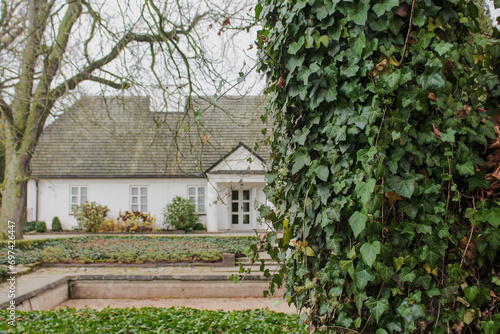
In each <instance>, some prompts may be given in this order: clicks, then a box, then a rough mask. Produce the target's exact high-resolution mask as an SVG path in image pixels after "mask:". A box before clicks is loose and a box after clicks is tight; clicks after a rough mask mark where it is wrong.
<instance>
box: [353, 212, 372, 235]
mask: <svg viewBox="0 0 500 334" xmlns="http://www.w3.org/2000/svg"><path fill="white" fill-rule="evenodd" d="M367 221H368V215H366V213H361V212H359V211H356V212H354V213H353V214H352V216H351V217H350V218H349V225H350V226H351V229H352V232H353V233H354V237H356V238H357V237H358V235H359V234H360V233H361V232H363V231H364V230H365V227H366V222H367Z"/></svg>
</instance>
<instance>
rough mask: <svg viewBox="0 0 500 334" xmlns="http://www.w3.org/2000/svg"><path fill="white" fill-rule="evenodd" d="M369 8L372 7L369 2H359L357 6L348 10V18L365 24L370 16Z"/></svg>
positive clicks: (359, 23)
mask: <svg viewBox="0 0 500 334" xmlns="http://www.w3.org/2000/svg"><path fill="white" fill-rule="evenodd" d="M368 9H370V5H369V4H366V3H363V2H359V3H358V4H357V5H356V8H354V9H350V10H349V11H348V12H347V20H348V21H353V22H354V23H356V24H358V25H360V26H364V25H365V23H366V20H367V18H368Z"/></svg>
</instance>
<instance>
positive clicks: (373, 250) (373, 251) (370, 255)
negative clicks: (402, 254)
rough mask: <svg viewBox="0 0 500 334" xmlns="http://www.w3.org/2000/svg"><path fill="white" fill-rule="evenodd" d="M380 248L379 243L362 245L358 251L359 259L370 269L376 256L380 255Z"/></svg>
mask: <svg viewBox="0 0 500 334" xmlns="http://www.w3.org/2000/svg"><path fill="white" fill-rule="evenodd" d="M380 248H381V247H380V241H374V242H372V243H371V244H370V243H365V244H363V245H362V246H361V248H360V249H359V252H360V253H361V258H362V259H363V261H364V262H365V263H366V264H367V265H368V266H369V267H370V268H371V267H372V266H373V262H375V259H376V258H377V255H378V254H380Z"/></svg>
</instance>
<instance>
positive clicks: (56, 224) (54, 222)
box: [52, 216, 62, 232]
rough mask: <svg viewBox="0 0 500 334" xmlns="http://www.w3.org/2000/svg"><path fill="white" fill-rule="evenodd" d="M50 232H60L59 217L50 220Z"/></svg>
mask: <svg viewBox="0 0 500 334" xmlns="http://www.w3.org/2000/svg"><path fill="white" fill-rule="evenodd" d="M52 231H54V232H61V231H62V225H61V221H60V220H59V217H57V216H56V217H54V218H52Z"/></svg>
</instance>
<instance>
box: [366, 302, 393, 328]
mask: <svg viewBox="0 0 500 334" xmlns="http://www.w3.org/2000/svg"><path fill="white" fill-rule="evenodd" d="M366 306H367V307H368V309H369V310H370V312H371V314H372V315H373V317H374V318H375V321H376V322H377V324H378V322H379V320H380V317H381V316H382V314H384V313H385V312H387V311H389V301H388V300H387V299H385V298H380V299H379V300H375V299H374V298H373V297H372V298H370V300H369V301H367V302H366Z"/></svg>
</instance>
